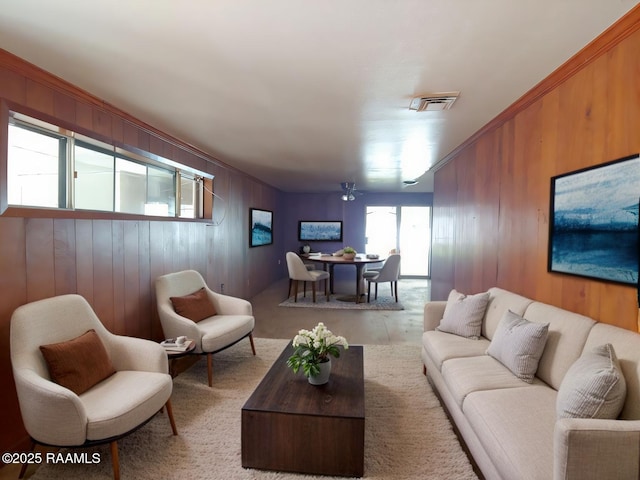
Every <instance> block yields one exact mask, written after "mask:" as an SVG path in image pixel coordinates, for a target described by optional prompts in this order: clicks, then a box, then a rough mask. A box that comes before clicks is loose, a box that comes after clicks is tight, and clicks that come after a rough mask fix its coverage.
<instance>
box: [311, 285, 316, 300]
mask: <svg viewBox="0 0 640 480" xmlns="http://www.w3.org/2000/svg"><path fill="white" fill-rule="evenodd" d="M311 290H313V303H316V282H311Z"/></svg>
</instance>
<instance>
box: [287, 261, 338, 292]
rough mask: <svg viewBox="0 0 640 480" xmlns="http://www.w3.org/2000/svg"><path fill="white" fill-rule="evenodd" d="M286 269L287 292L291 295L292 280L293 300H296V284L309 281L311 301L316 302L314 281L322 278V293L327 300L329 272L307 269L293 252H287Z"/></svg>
mask: <svg viewBox="0 0 640 480" xmlns="http://www.w3.org/2000/svg"><path fill="white" fill-rule="evenodd" d="M286 258H287V269H288V270H289V280H290V283H289V285H290V286H289V293H288V297H290V296H291V281H292V282H293V287H294V288H293V295H294V302H297V301H298V284H299V283H300V282H311V289H312V292H313V303H316V283H317V282H319V281H320V280H324V294H325V296H326V297H327V302H328V301H329V277H330V276H329V272H325V271H324V270H308V269H307V267H306V266H305V264H304V262H303V261H302V259H301V258H300V257H299V256H298V254H296V253H295V252H287V255H286Z"/></svg>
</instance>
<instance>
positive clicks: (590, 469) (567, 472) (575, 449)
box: [553, 418, 640, 480]
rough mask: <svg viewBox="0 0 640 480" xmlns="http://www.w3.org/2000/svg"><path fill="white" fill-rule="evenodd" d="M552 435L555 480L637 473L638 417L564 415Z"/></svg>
mask: <svg viewBox="0 0 640 480" xmlns="http://www.w3.org/2000/svg"><path fill="white" fill-rule="evenodd" d="M554 437H555V438H554V476H553V478H554V480H565V479H566V480H578V479H579V480H588V479H594V480H595V479H603V478H638V477H639V474H640V468H639V466H640V420H595V419H583V418H563V419H560V420H558V421H557V422H556V426H555V432H554Z"/></svg>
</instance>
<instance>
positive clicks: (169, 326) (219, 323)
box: [156, 270, 256, 387]
mask: <svg viewBox="0 0 640 480" xmlns="http://www.w3.org/2000/svg"><path fill="white" fill-rule="evenodd" d="M202 289H204V293H206V299H208V302H210V305H211V306H212V308H213V310H212V311H211V312H209V313H211V315H209V314H206V316H205V318H203V319H201V320H197V321H195V320H192V319H189V318H187V317H185V316H183V315H180V314H178V313H176V310H175V308H174V303H173V301H172V300H171V298H172V297H185V296H190V295H191V294H193V293H195V292H198V291H200V290H202ZM156 300H157V304H158V315H159V317H160V323H161V324H162V330H163V332H164V335H165V337H167V338H172V337H178V336H182V335H184V336H186V337H187V338H189V339H191V340H194V341H195V342H196V348H195V350H194V353H197V354H202V355H206V356H207V373H208V380H209V386H210V387H211V386H212V385H213V354H214V353H217V352H219V351H221V350H224V349H226V348H228V347H230V346H232V345H234V344H236V343H237V342H239V341H240V340H242V339H243V338H245V337H249V341H250V342H251V350H252V352H253V354H254V355H255V354H256V348H255V344H254V342H253V327H254V326H255V319H254V318H253V309H252V307H251V303H249V302H248V301H246V300H243V299H241V298H236V297H231V296H228V295H222V294H220V293H216V292H214V291H212V290H211V289H209V287H207V285H206V283H205V281H204V279H203V278H202V275H200V273H198V272H197V271H195V270H185V271H182V272H176V273H170V274H167V275H163V276H161V277H158V278H157V279H156Z"/></svg>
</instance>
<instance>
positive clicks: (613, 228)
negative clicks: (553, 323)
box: [549, 155, 640, 285]
mask: <svg viewBox="0 0 640 480" xmlns="http://www.w3.org/2000/svg"><path fill="white" fill-rule="evenodd" d="M551 185H552V193H553V196H552V205H551V206H552V219H551V221H552V223H551V235H550V258H549V270H551V271H553V272H561V273H569V274H573V275H582V276H586V277H593V278H599V279H602V280H609V281H613V282H618V283H625V284H634V285H637V284H638V262H639V259H638V252H639V242H638V203H639V202H640V158H639V157H638V155H633V156H631V157H626V158H624V159H620V160H617V161H615V162H611V163H607V164H605V165H603V166H600V167H596V168H591V169H588V170H583V171H579V172H576V173H570V174H566V175H561V176H558V177H554V178H553V179H552V182H551Z"/></svg>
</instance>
